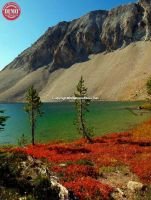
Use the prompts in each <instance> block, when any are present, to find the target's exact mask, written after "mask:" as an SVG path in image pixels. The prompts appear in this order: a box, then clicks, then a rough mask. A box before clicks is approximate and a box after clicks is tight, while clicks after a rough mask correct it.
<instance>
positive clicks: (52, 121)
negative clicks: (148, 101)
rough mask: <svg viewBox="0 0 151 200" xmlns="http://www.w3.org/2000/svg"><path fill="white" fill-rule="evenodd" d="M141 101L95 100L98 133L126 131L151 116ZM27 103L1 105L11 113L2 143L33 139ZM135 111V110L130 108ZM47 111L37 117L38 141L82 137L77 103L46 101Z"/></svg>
mask: <svg viewBox="0 0 151 200" xmlns="http://www.w3.org/2000/svg"><path fill="white" fill-rule="evenodd" d="M139 105H141V103H140V102H95V103H93V104H92V105H91V106H90V113H89V114H88V116H87V118H88V124H89V126H90V127H93V129H94V134H95V135H97V136H100V135H104V134H108V133H113V132H121V131H126V130H128V129H130V128H133V127H135V126H136V125H137V124H139V123H141V122H143V121H145V120H148V119H149V118H150V117H151V114H150V113H149V112H142V111H138V110H137V109H135V108H137V107H138V106H139ZM23 107H24V104H17V103H16V104H0V109H3V110H5V114H6V115H8V116H10V118H9V119H8V121H7V123H6V127H5V130H4V131H2V132H1V133H0V144H17V142H18V139H19V138H20V137H21V135H22V134H24V135H25V137H26V138H27V139H28V140H29V141H30V127H29V119H28V115H27V114H26V113H25V112H24V110H23ZM129 108H130V110H131V108H132V110H133V111H134V113H132V112H131V111H130V110H129ZM43 111H44V113H45V114H44V115H43V117H41V118H39V119H38V121H37V127H36V141H37V142H49V141H50V140H56V139H57V140H60V139H65V140H71V139H77V138H79V134H78V133H77V131H76V127H75V125H74V120H75V109H74V104H73V103H46V104H44V105H43Z"/></svg>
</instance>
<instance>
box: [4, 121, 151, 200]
mask: <svg viewBox="0 0 151 200" xmlns="http://www.w3.org/2000/svg"><path fill="white" fill-rule="evenodd" d="M150 133H151V122H146V123H144V124H143V125H140V126H138V128H136V129H135V130H132V131H129V132H126V133H119V134H118V133H116V134H111V135H108V136H104V137H100V138H94V139H93V143H91V144H88V143H86V142H85V141H84V140H78V141H75V142H72V143H64V142H56V143H55V142H54V143H51V144H37V145H35V146H30V145H29V146H25V147H21V148H8V149H1V152H0V199H3V200H5V199H6V200H7V199H8V200H12V197H13V200H15V199H16V200H17V199H20V200H23V199H28V200H31V199H32V200H37V199H38V200H49V199H50V200H53V199H54V200H74V199H75V200H88V199H89V200H107V199H109V200H110V199H115V200H120V199H121V200H123V199H128V200H135V199H136V200H137V199H143V200H148V199H150V196H151V188H150V184H151V171H150V169H151V162H150V160H151V134H150Z"/></svg>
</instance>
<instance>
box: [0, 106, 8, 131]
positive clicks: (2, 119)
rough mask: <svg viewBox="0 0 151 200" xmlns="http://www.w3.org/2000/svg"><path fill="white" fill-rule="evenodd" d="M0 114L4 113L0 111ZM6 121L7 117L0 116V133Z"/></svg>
mask: <svg viewBox="0 0 151 200" xmlns="http://www.w3.org/2000/svg"><path fill="white" fill-rule="evenodd" d="M0 113H1V114H3V113H4V111H3V110H0ZM7 119H8V116H3V115H1V116H0V131H2V130H4V127H5V122H6V120H7Z"/></svg>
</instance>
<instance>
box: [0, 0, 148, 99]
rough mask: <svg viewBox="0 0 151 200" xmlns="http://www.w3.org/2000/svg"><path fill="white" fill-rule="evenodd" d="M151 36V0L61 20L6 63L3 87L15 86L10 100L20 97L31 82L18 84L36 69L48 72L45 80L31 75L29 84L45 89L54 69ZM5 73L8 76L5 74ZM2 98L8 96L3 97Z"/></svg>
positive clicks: (67, 66)
mask: <svg viewBox="0 0 151 200" xmlns="http://www.w3.org/2000/svg"><path fill="white" fill-rule="evenodd" d="M150 39H151V1H150V0H140V1H139V2H138V3H131V4H128V5H123V6H119V7H117V8H114V9H112V10H110V11H104V10H100V11H93V12H90V13H88V14H87V15H85V16H83V17H81V18H79V19H76V20H73V21H71V22H61V23H59V24H57V25H56V26H54V27H51V28H49V29H48V30H47V31H46V33H45V34H44V35H43V36H42V37H41V38H40V39H39V40H38V41H36V42H35V43H34V44H33V45H32V46H31V47H30V48H28V49H26V50H25V51H24V52H22V53H21V54H20V55H19V56H18V57H17V58H16V59H15V60H14V61H13V62H12V63H10V64H9V65H8V66H6V67H5V69H4V70H3V71H2V72H1V73H0V91H1V92H2V93H3V92H5V91H6V90H8V89H10V88H13V92H12V91H10V96H9V101H10V100H12V99H13V100H15V99H18V97H19V99H21V97H23V95H24V92H25V90H26V89H27V86H25V87H24V88H23V90H22V91H21V90H16V88H15V89H14V87H16V85H17V87H18V85H19V84H20V81H21V80H22V79H23V78H24V77H25V76H26V77H27V75H29V74H30V73H32V72H34V71H38V70H41V71H43V72H44V75H42V77H41V78H42V81H43V82H42V83H41V84H39V83H37V81H36V83H35V81H32V78H30V81H29V80H28V81H29V84H28V85H31V84H34V85H36V87H37V89H38V90H39V91H41V90H42V89H43V88H44V87H45V84H46V83H47V81H48V79H49V78H50V77H51V74H52V73H53V72H54V71H57V70H59V69H67V68H70V67H71V66H72V65H73V64H75V63H81V62H84V61H86V60H88V59H89V55H91V54H98V53H102V52H109V51H113V50H116V49H119V48H124V47H126V46H127V45H129V44H130V43H132V42H136V41H146V40H150ZM5 74H6V76H7V80H6V78H5V79H4V78H3V77H4V76H5ZM8 74H9V75H8ZM16 74H18V75H16ZM8 76H9V77H8ZM98 87H99V86H98ZM14 90H15V92H14ZM0 100H6V99H5V98H4V99H2V98H1V97H0Z"/></svg>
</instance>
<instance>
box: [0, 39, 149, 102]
mask: <svg viewBox="0 0 151 200" xmlns="http://www.w3.org/2000/svg"><path fill="white" fill-rule="evenodd" d="M81 75H83V77H84V79H85V82H86V86H87V87H88V90H89V95H90V96H96V97H99V98H101V99H103V100H138V99H144V98H145V97H146V91H145V83H146V81H147V79H148V78H149V76H150V75H151V42H144V41H142V42H136V43H132V44H130V45H129V46H127V47H126V48H123V49H118V50H116V51H113V52H110V53H100V54H97V55H92V56H90V59H89V60H88V61H86V62H82V63H78V64H74V65H73V66H71V67H69V68H67V69H58V70H56V71H54V72H53V73H49V72H48V70H47V69H45V68H40V69H38V70H36V71H33V72H31V73H26V72H25V71H21V70H20V71H17V70H16V69H10V70H4V71H2V72H1V73H0V100H1V101H22V100H23V99H24V94H25V91H26V89H27V88H28V87H29V86H30V85H32V84H33V85H34V86H35V87H36V88H37V89H38V90H39V92H40V96H41V98H42V100H43V101H50V100H51V99H52V98H54V97H64V96H71V95H73V94H74V90H75V86H76V84H77V82H78V81H79V78H80V76H81Z"/></svg>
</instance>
